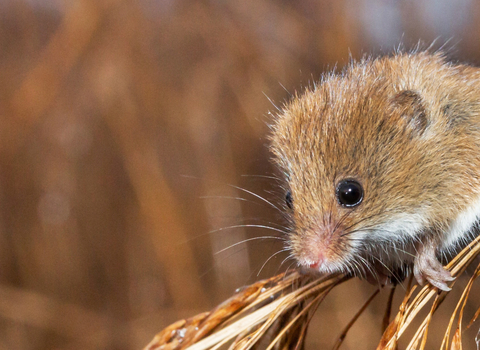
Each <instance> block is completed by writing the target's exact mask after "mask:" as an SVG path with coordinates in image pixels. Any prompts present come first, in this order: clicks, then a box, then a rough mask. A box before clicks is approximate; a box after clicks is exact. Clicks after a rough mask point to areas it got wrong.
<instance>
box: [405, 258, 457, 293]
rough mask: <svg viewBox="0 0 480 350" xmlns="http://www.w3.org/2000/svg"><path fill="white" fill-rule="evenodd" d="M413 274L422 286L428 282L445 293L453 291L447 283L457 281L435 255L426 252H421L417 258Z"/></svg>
mask: <svg viewBox="0 0 480 350" xmlns="http://www.w3.org/2000/svg"><path fill="white" fill-rule="evenodd" d="M413 274H414V276H415V279H416V280H417V282H418V283H419V284H420V285H424V284H425V282H427V281H428V282H429V283H430V284H431V285H432V286H434V287H437V288H438V289H439V290H442V291H445V292H448V291H450V290H451V288H450V287H449V286H448V284H447V282H452V281H453V280H455V277H453V276H452V275H451V274H450V271H448V270H446V269H445V268H444V267H443V266H442V264H441V263H440V262H439V261H438V260H437V257H436V256H435V253H433V254H432V253H431V252H430V253H429V252H428V251H426V250H423V251H422V252H419V254H418V255H417V256H416V258H415V263H414V266H413Z"/></svg>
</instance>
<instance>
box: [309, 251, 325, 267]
mask: <svg viewBox="0 0 480 350" xmlns="http://www.w3.org/2000/svg"><path fill="white" fill-rule="evenodd" d="M323 260H324V258H323V254H318V256H317V259H316V260H315V262H313V263H311V264H310V265H309V267H310V268H311V269H318V268H319V267H320V265H322V264H323Z"/></svg>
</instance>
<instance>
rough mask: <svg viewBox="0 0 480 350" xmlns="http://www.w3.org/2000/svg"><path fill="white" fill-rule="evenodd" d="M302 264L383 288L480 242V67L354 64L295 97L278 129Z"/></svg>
mask: <svg viewBox="0 0 480 350" xmlns="http://www.w3.org/2000/svg"><path fill="white" fill-rule="evenodd" d="M271 129H272V134H271V151H272V152H273V155H274V160H275V162H276V163H277V164H278V166H279V167H280V169H281V173H282V174H283V175H284V177H285V183H286V189H285V190H286V207H288V208H286V210H287V211H289V212H290V215H291V218H292V226H293V227H292V232H291V233H290V236H289V248H290V249H291V250H292V253H293V255H294V256H295V258H296V260H297V262H298V264H299V265H301V266H305V267H308V268H312V269H315V270H316V271H319V272H328V273H332V272H346V273H355V274H357V275H360V276H364V277H368V276H370V277H372V276H373V277H375V278H376V279H377V280H378V281H382V279H383V278H384V277H386V276H392V275H395V271H398V269H402V268H403V267H404V266H413V273H414V275H415V278H416V279H417V281H418V282H419V283H420V284H424V283H425V282H426V281H428V282H429V283H431V284H432V285H433V286H435V287H437V288H439V289H441V290H445V291H447V290H449V289H450V288H449V286H448V282H450V281H452V280H453V278H452V277H451V275H450V273H449V272H448V271H447V270H445V269H444V267H443V266H442V264H441V263H440V261H439V258H440V257H441V256H442V255H443V254H445V255H446V254H447V253H453V252H454V251H455V249H456V248H457V247H458V245H459V244H462V243H466V242H469V241H471V239H472V238H473V237H474V236H475V235H477V234H478V232H477V226H478V224H479V219H480V70H479V69H477V68H475V67H471V66H467V65H460V64H452V63H449V62H447V61H446V60H445V58H444V56H443V55H442V54H441V53H433V54H432V53H428V52H416V53H397V54H395V55H393V56H390V57H380V58H375V59H374V58H365V59H363V60H361V61H358V62H352V63H351V64H350V65H349V66H348V67H347V68H346V69H344V70H343V72H341V73H338V74H334V73H330V74H326V75H324V76H323V78H322V79H321V81H320V82H318V83H316V84H314V85H313V86H312V87H311V88H309V89H307V90H306V91H305V92H303V93H302V94H301V95H297V96H295V97H294V98H292V100H291V101H289V102H288V103H287V104H286V105H285V106H284V108H283V109H282V110H281V112H280V113H279V114H278V116H277V117H276V118H275V120H274V122H273V123H272V125H271Z"/></svg>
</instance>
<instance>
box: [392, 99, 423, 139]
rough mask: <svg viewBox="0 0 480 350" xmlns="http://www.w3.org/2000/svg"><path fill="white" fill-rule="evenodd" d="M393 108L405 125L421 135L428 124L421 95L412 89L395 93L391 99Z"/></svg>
mask: <svg viewBox="0 0 480 350" xmlns="http://www.w3.org/2000/svg"><path fill="white" fill-rule="evenodd" d="M392 103H393V108H394V109H395V110H397V111H398V112H399V113H400V114H401V116H402V117H403V118H405V119H406V121H407V125H408V127H409V128H410V129H412V130H413V131H414V132H415V133H416V134H417V135H422V134H423V133H424V132H425V130H426V129H427V126H428V118H427V114H426V112H425V107H424V105H423V100H422V97H421V96H420V95H419V94H418V93H417V92H415V91H413V90H404V91H401V92H399V93H397V94H396V95H395V96H394V97H393V99H392Z"/></svg>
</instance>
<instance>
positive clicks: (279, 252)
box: [257, 248, 288, 277]
mask: <svg viewBox="0 0 480 350" xmlns="http://www.w3.org/2000/svg"><path fill="white" fill-rule="evenodd" d="M286 251H288V248H284V249H282V250H279V251H278V252H276V253H274V254H272V255H270V257H269V258H268V259H267V261H265V262H264V263H263V265H262V267H261V268H260V271H258V273H257V277H258V275H260V273H261V272H262V270H263V268H264V267H265V265H266V264H267V263H268V262H269V261H270V260H271V259H272V258H273V257H275V256H276V255H278V254H281V253H283V252H286Z"/></svg>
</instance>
